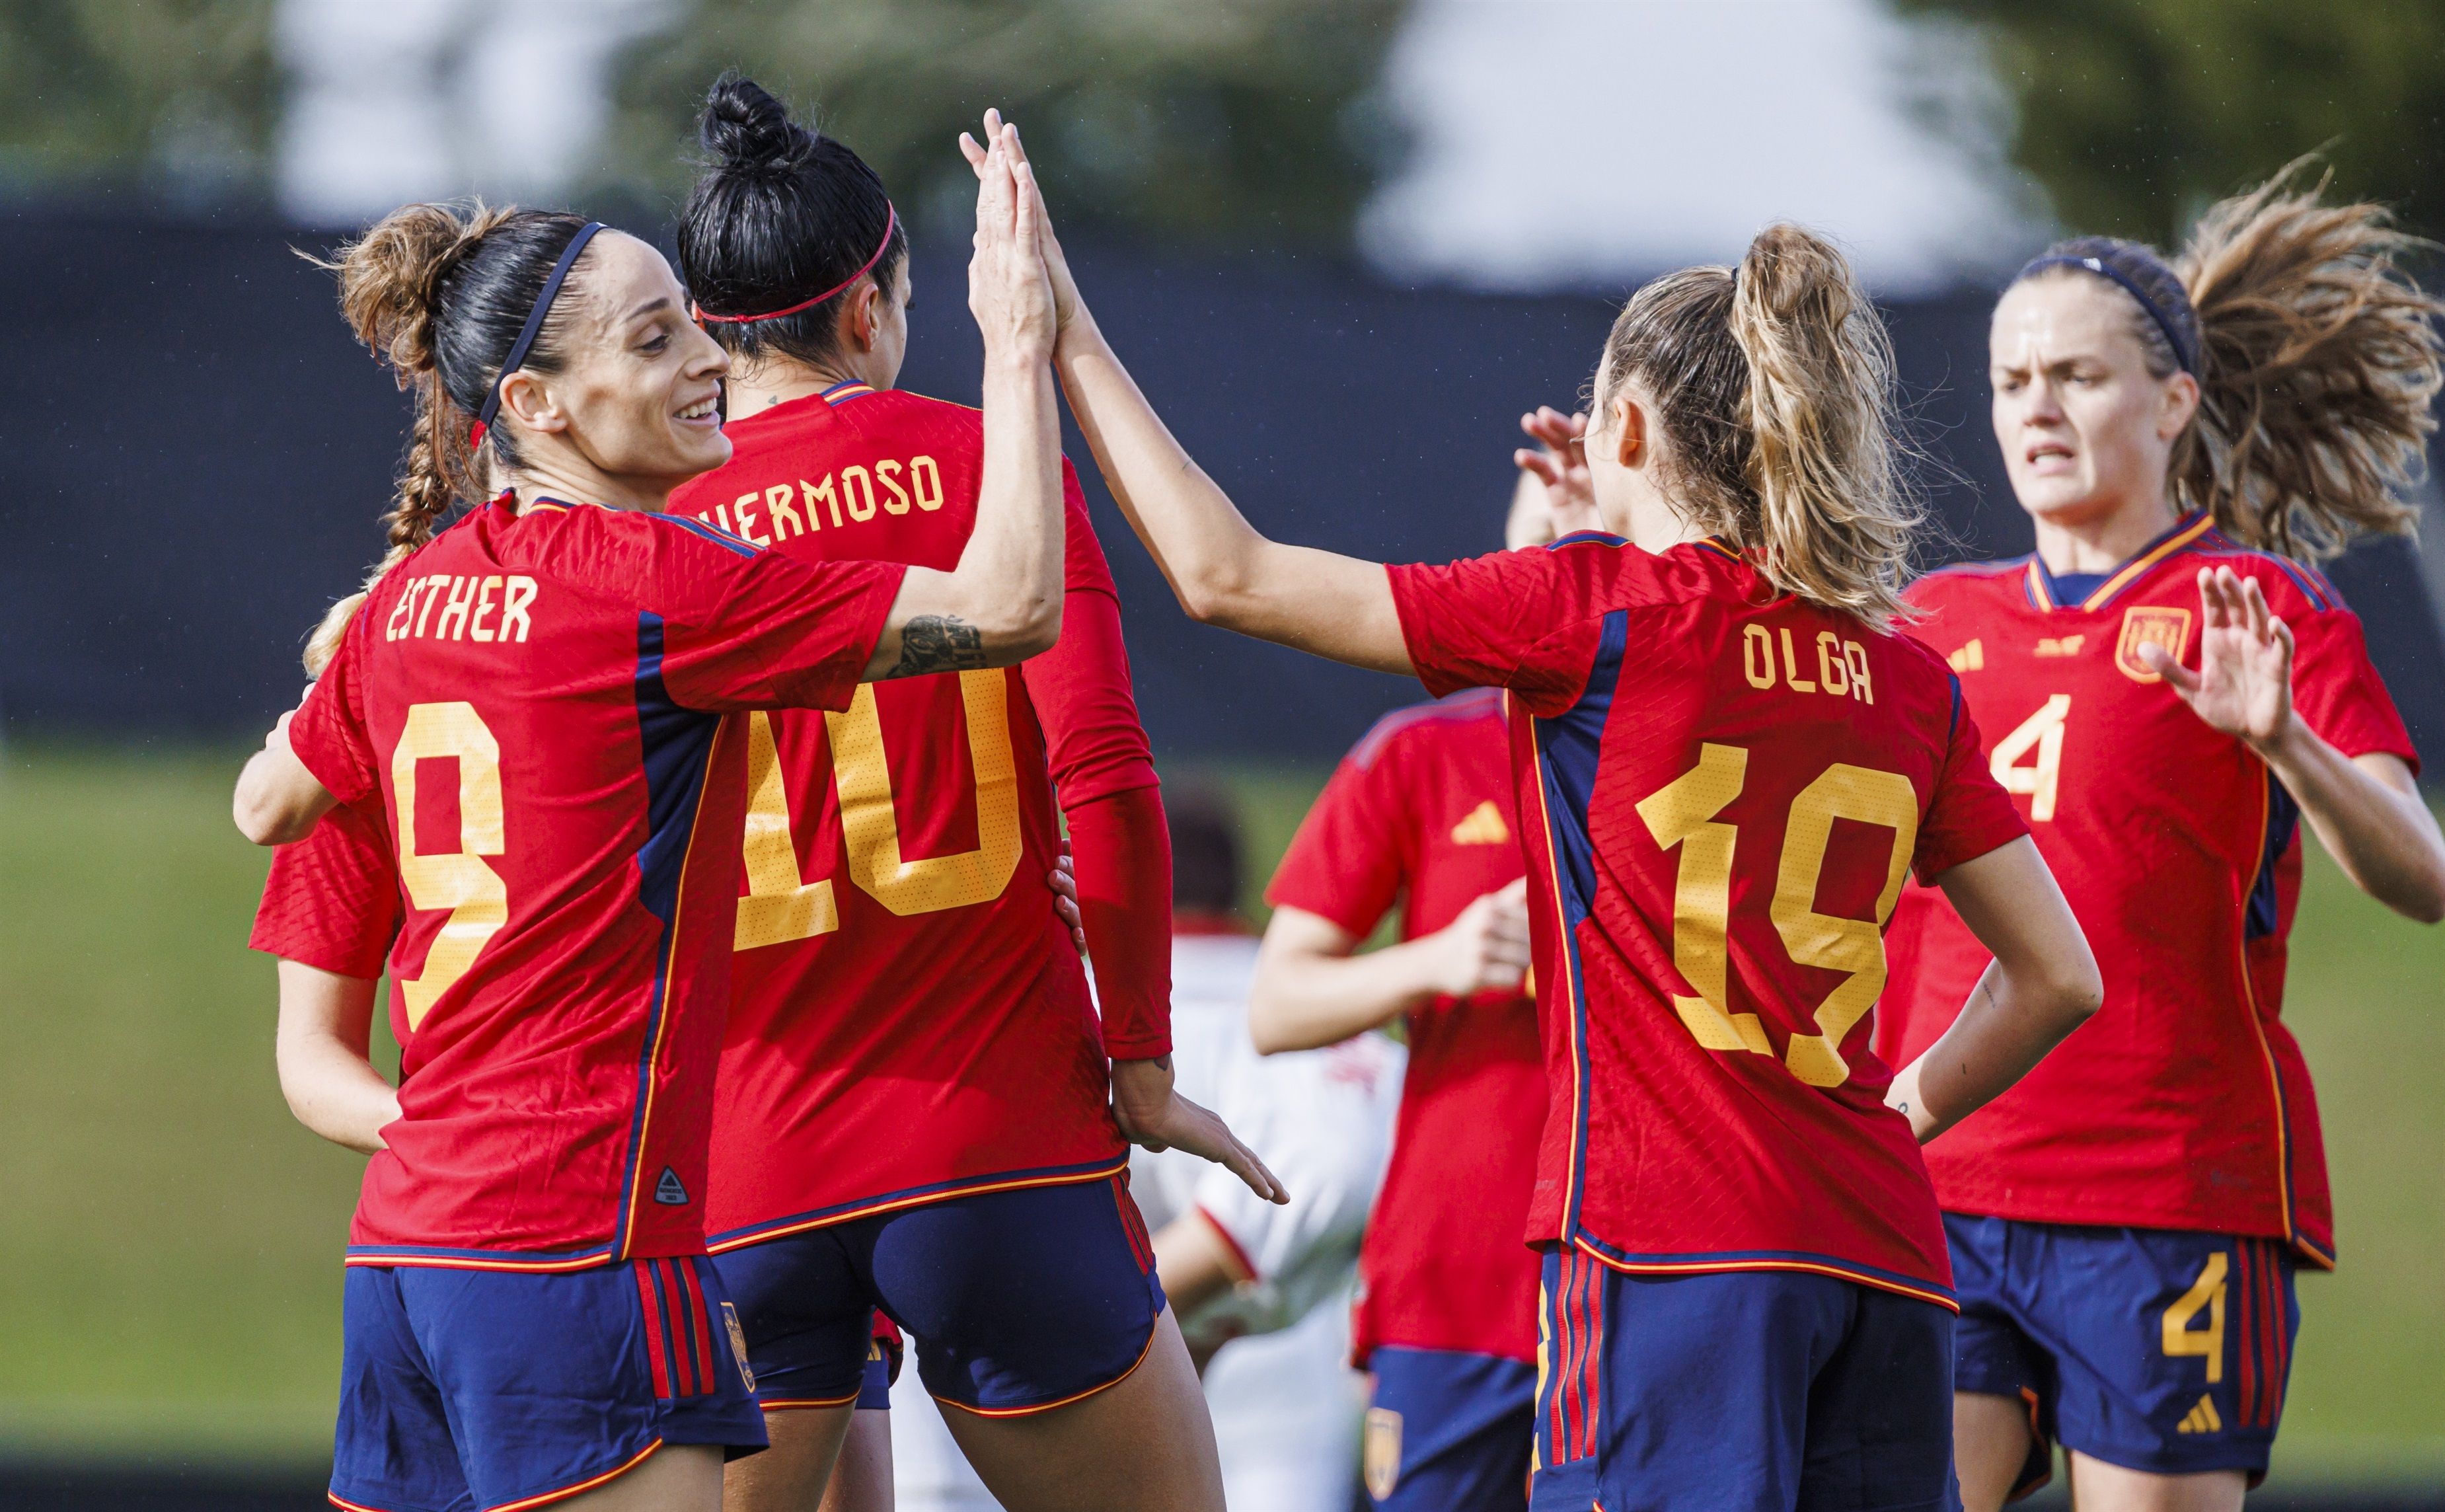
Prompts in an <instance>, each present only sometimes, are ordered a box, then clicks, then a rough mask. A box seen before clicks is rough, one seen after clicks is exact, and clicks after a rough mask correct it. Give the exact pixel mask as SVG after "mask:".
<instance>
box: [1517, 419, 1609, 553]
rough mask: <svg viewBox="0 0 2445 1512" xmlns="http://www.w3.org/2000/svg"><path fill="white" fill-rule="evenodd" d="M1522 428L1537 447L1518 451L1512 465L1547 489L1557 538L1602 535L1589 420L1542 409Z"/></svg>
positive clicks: (1546, 497) (1522, 421)
mask: <svg viewBox="0 0 2445 1512" xmlns="http://www.w3.org/2000/svg"><path fill="white" fill-rule="evenodd" d="M1520 428H1521V430H1522V431H1525V432H1526V433H1527V434H1528V438H1529V439H1531V440H1534V441H1536V442H1537V443H1538V444H1537V445H1536V446H1535V447H1526V446H1523V447H1521V448H1520V450H1518V451H1516V452H1513V453H1512V454H1511V459H1512V461H1514V462H1516V463H1518V464H1519V467H1520V470H1521V472H1523V473H1526V474H1528V475H1529V476H1532V477H1534V478H1536V479H1537V480H1538V481H1539V482H1540V483H1542V484H1544V485H1545V507H1546V509H1548V510H1549V511H1551V512H1552V513H1553V516H1554V533H1555V535H1556V536H1557V537H1559V536H1564V535H1570V534H1574V533H1576V532H1580V531H1598V530H1602V529H1604V521H1603V519H1602V518H1601V517H1600V516H1599V515H1598V514H1597V513H1596V491H1595V489H1594V488H1593V487H1591V486H1590V484H1589V482H1588V454H1587V447H1586V444H1585V441H1586V437H1587V434H1588V418H1587V417H1586V416H1585V415H1565V414H1563V413H1562V412H1561V411H1560V410H1558V409H1556V408H1554V407H1553V406H1552V405H1550V404H1540V405H1538V406H1537V408H1536V409H1534V410H1532V411H1531V412H1529V413H1528V414H1525V415H1522V416H1521V417H1520Z"/></svg>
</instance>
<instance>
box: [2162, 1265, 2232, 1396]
mask: <svg viewBox="0 0 2445 1512" xmlns="http://www.w3.org/2000/svg"><path fill="white" fill-rule="evenodd" d="M2225 1269H2226V1266H2225V1256H2224V1251H2222V1250H2217V1251H2216V1252H2215V1253H2214V1254H2212V1255H2211V1256H2209V1257H2208V1262H2207V1264H2206V1265H2205V1266H2204V1267H2203V1268H2201V1270H2200V1271H2199V1279H2197V1280H2195V1281H2193V1282H2192V1283H2191V1289H2190V1290H2189V1291H2187V1292H2184V1293H2183V1294H2182V1296H2181V1299H2180V1300H2178V1301H2176V1302H2175V1303H2174V1305H2173V1306H2171V1307H2169V1308H2167V1309H2165V1328H2164V1343H2165V1357H2166V1358H2167V1359H2180V1358H2181V1357H2183V1356H2184V1355H2186V1354H2204V1355H2206V1356H2207V1361H2208V1384H2209V1385H2210V1386H2213V1385H2214V1384H2215V1383H2216V1382H2218V1381H2221V1380H2223V1379H2224V1287H2225V1281H2224V1278H2225ZM2202 1312H2205V1313H2206V1314H2207V1315H2208V1326H2207V1327H2206V1328H2205V1329H2193V1328H2192V1327H2191V1324H2192V1323H2193V1322H2194V1321H2195V1320H2196V1319H2197V1318H2198V1316H2199V1314H2200V1313H2202Z"/></svg>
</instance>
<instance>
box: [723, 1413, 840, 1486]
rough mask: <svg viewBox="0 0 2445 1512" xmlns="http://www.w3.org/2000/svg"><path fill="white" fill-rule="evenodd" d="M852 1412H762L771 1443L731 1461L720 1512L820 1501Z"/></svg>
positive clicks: (724, 1475)
mask: <svg viewBox="0 0 2445 1512" xmlns="http://www.w3.org/2000/svg"><path fill="white" fill-rule="evenodd" d="M853 1415H854V1411H853V1409H850V1408H848V1407H810V1408H793V1409H788V1410H785V1411H777V1412H767V1413H765V1414H764V1428H765V1431H766V1432H767V1433H769V1434H771V1435H772V1440H773V1446H772V1447H770V1448H768V1449H766V1450H765V1451H764V1452H763V1453H761V1454H752V1455H749V1456H748V1457H746V1458H745V1459H740V1460H733V1461H731V1462H730V1464H729V1465H728V1466H727V1468H726V1469H725V1470H724V1471H723V1473H722V1492H721V1505H722V1507H723V1508H724V1512H811V1509H812V1508H813V1507H815V1506H816V1505H817V1504H818V1503H824V1498H825V1496H826V1494H827V1491H826V1487H827V1486H828V1485H829V1484H831V1478H832V1473H833V1468H834V1466H835V1465H837V1463H838V1462H839V1460H840V1457H841V1445H842V1441H843V1440H844V1439H846V1438H847V1437H848V1435H849V1419H850V1418H851V1417H852V1416H853ZM868 1415H869V1416H871V1415H872V1414H868ZM824 1504H829V1503H824Z"/></svg>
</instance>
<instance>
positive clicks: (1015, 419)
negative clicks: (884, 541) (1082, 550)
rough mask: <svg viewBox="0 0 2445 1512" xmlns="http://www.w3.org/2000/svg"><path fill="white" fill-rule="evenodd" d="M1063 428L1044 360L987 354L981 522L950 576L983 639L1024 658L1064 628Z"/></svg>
mask: <svg viewBox="0 0 2445 1512" xmlns="http://www.w3.org/2000/svg"><path fill="white" fill-rule="evenodd" d="M1062 523H1063V522H1062V513H1061V428H1060V415H1059V410H1058V408H1057V406H1056V403H1055V398H1054V384H1053V374H1052V372H1051V370H1050V369H1049V368H1047V367H1046V365H1045V364H1043V363H1041V362H1036V361H1030V360H1027V359H1025V358H1022V357H1018V356H1015V355H997V354H994V353H987V354H986V359H985V381H984V452H983V467H982V478H981V480H980V483H979V485H978V494H977V526H976V530H975V532H973V533H972V534H971V535H970V536H969V538H968V544H967V547H966V549H965V550H964V551H961V553H960V565H959V566H958V567H957V568H956V569H953V570H952V573H951V577H952V580H953V581H954V582H955V583H956V584H958V585H959V587H960V589H961V592H962V593H963V594H969V595H973V596H974V597H975V599H976V601H977V606H978V607H977V614H978V616H979V617H978V618H977V619H976V620H975V621H974V622H973V623H975V624H976V625H977V626H978V628H979V629H980V630H981V631H983V632H984V634H985V637H986V640H987V643H988V644H993V643H995V642H997V641H998V642H999V643H1001V644H1005V645H1007V646H1008V647H1010V648H1012V649H1013V650H1016V651H1017V653H1018V654H1017V655H1015V656H1012V657H1010V658H1009V660H1010V661H1013V662H1017V661H1023V660H1025V659H1026V658H1027V657H1029V656H1033V655H1035V654H1036V653H1037V652H1039V651H1043V650H1046V649H1048V648H1049V647H1051V646H1052V644H1053V643H1054V642H1055V641H1056V640H1058V639H1059V638H1060V635H1061V588H1062V585H1061V537H1062Z"/></svg>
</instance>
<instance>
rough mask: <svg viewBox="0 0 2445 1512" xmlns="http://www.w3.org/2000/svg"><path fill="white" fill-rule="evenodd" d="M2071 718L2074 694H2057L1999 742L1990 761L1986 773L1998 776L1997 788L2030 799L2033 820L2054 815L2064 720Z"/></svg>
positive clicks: (2059, 778) (2059, 780)
mask: <svg viewBox="0 0 2445 1512" xmlns="http://www.w3.org/2000/svg"><path fill="white" fill-rule="evenodd" d="M2070 715H2071V695H2070V694H2068V693H2058V694H2056V695H2055V696H2054V697H2052V698H2050V699H2048V700H2046V701H2045V702H2044V703H2043V704H2041V705H2040V706H2039V708H2038V712H2037V713H2035V714H2032V715H2030V716H2029V717H2028V718H2027V719H2023V720H2022V721H2021V727H2020V728H2019V729H2017V730H2014V731H2013V732H2012V733H2011V734H2010V735H2007V736H2006V737H2004V738H2002V739H2001V740H1998V741H1996V742H1995V751H1994V754H1993V755H1991V756H1988V758H1987V770H1988V771H1989V772H1991V773H1993V774H1994V775H1995V783H1996V785H1997V786H1998V787H2000V788H2002V789H2003V790H2004V791H2005V792H2006V793H2020V794H2021V795H2022V796H2024V797H2025V798H2027V799H2028V800H2029V817H2030V818H2032V819H2036V820H2046V819H2052V818H2053V817H2054V816H2055V789H2056V788H2057V786H2058V785H2060V783H2061V782H2062V745H2063V721H2064V720H2065V719H2068V718H2069V717H2070ZM2032 747H2035V748H2036V754H2035V756H2031V759H2030V761H2029V764H2028V765H2026V766H2023V765H2022V764H2021V758H2022V757H2023V756H2030V754H2031V748H2032Z"/></svg>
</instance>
